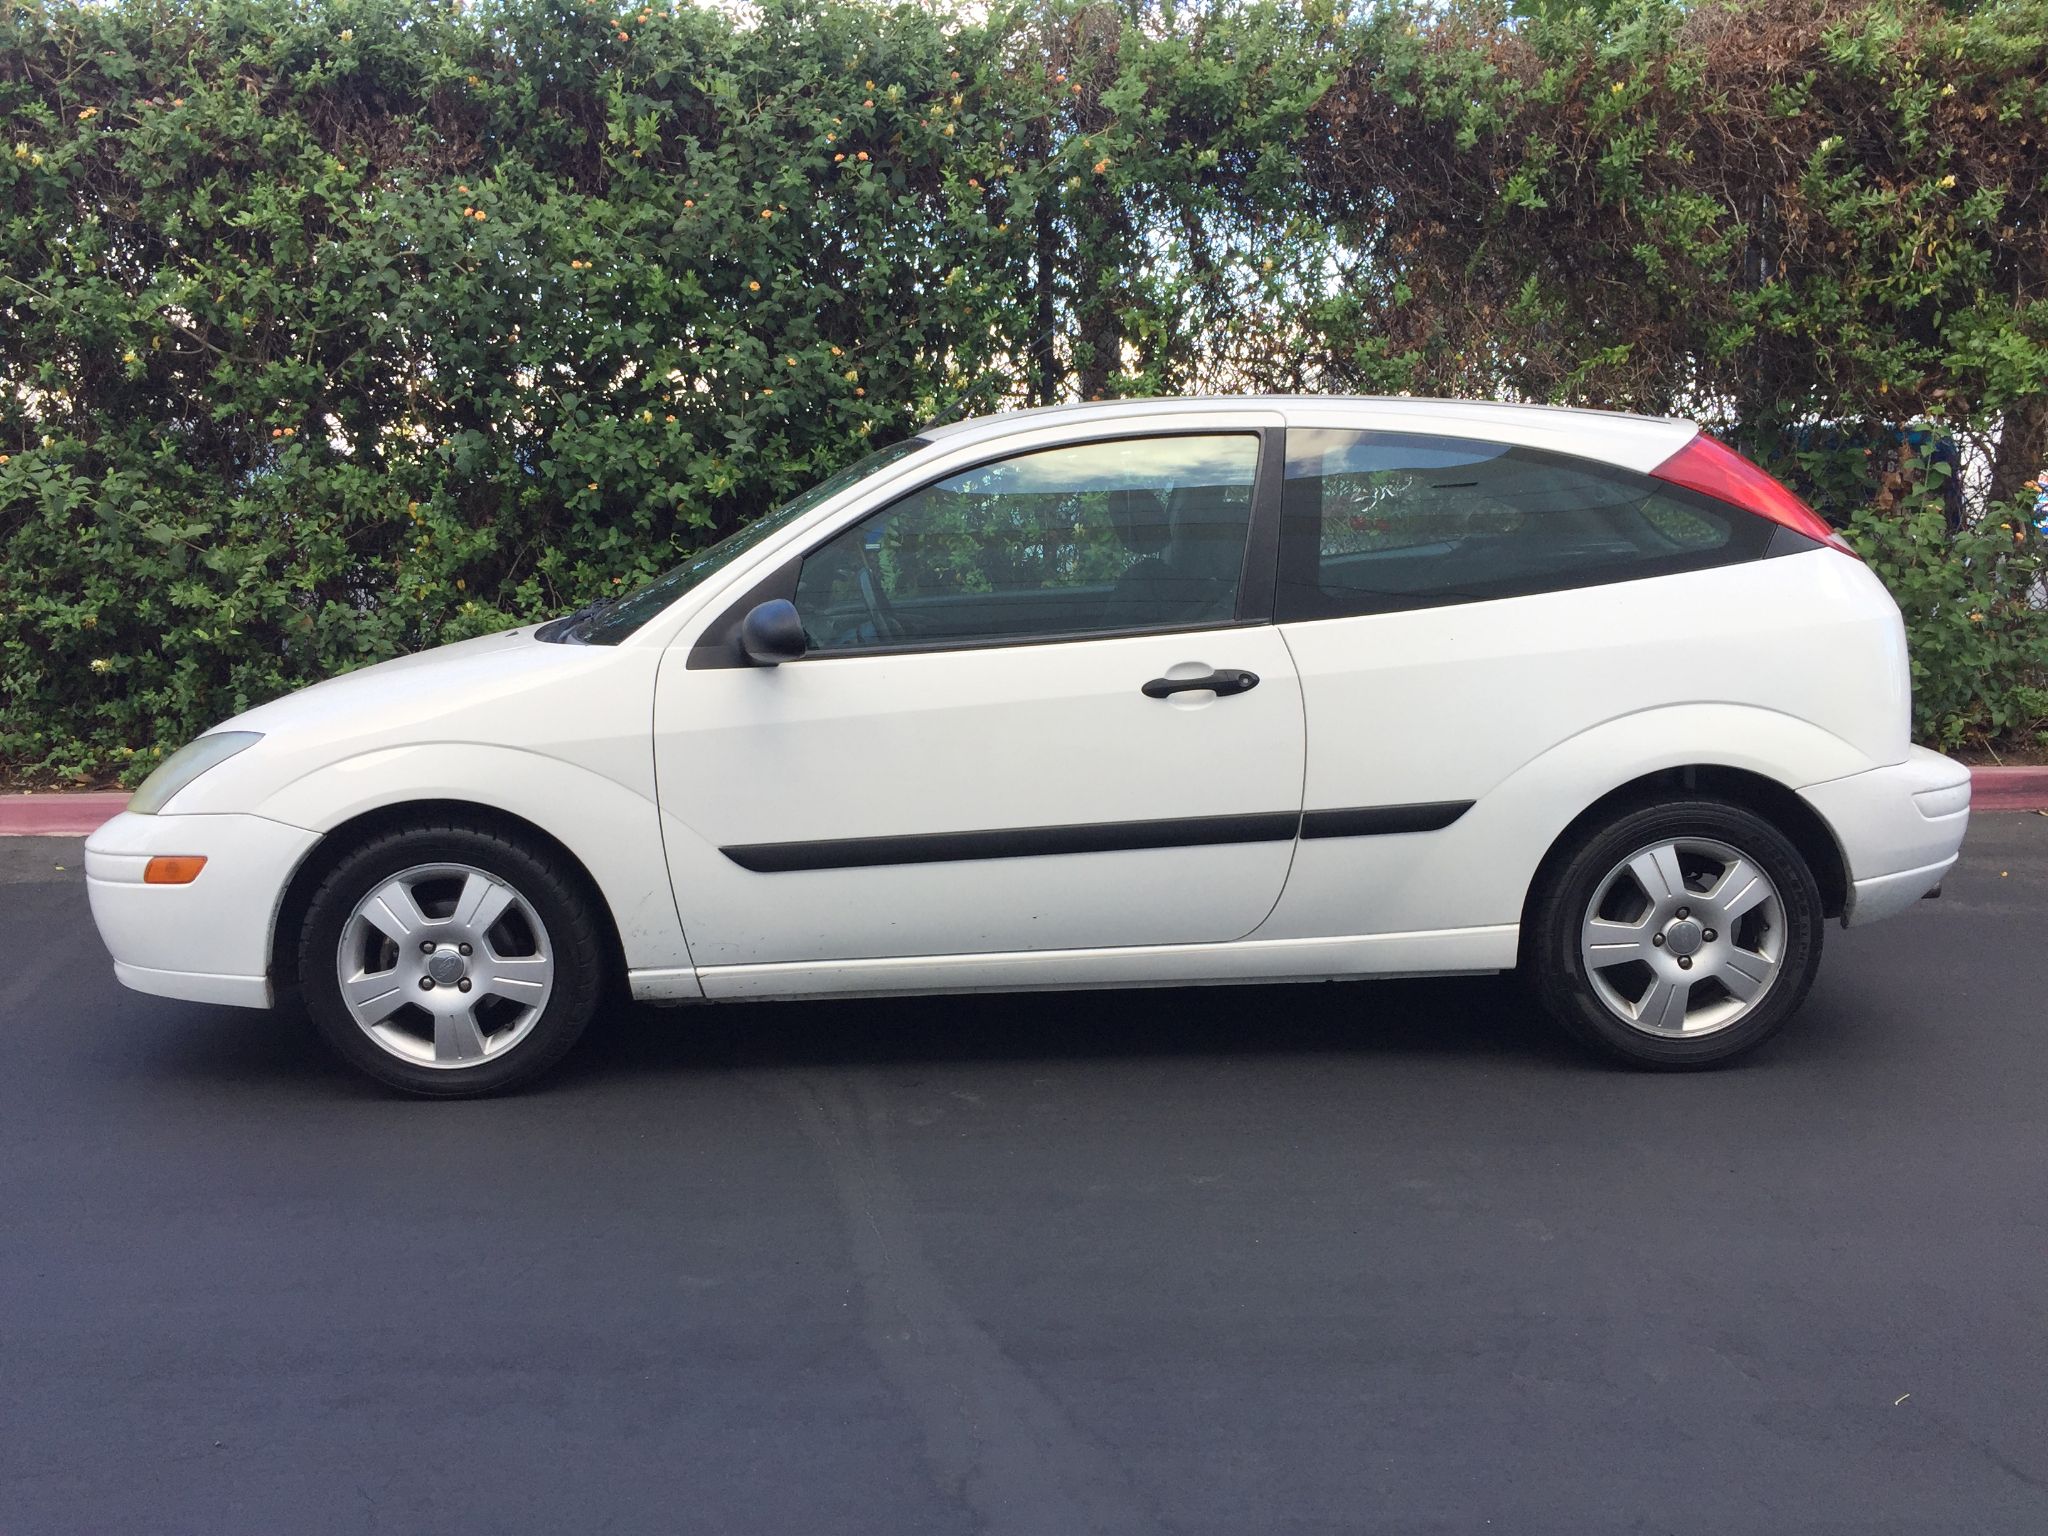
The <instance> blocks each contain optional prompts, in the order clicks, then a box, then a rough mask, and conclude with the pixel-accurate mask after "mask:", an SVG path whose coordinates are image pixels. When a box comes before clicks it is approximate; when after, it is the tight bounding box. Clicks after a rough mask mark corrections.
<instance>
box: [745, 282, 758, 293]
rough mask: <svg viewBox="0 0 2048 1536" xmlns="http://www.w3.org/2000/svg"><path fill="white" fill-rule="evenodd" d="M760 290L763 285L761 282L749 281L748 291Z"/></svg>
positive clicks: (756, 291)
mask: <svg viewBox="0 0 2048 1536" xmlns="http://www.w3.org/2000/svg"><path fill="white" fill-rule="evenodd" d="M760 291H761V285H760V284H759V283H755V282H749V283H748V284H747V292H749V293H759V292H760Z"/></svg>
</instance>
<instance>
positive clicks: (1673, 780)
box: [1522, 763, 1849, 934]
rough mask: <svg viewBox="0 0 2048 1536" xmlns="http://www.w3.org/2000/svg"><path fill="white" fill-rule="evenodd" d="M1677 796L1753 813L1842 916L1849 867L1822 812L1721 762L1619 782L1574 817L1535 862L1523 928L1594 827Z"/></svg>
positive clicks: (1829, 909)
mask: <svg viewBox="0 0 2048 1536" xmlns="http://www.w3.org/2000/svg"><path fill="white" fill-rule="evenodd" d="M1678 795H1705V796H1710V797H1712V798H1714V799H1717V800H1726V801H1729V802H1731V803H1732V804H1735V805H1739V806H1742V807H1743V808H1744V809H1745V810H1749V811H1753V812H1754V813H1755V814H1757V815H1758V816H1761V817H1762V818H1763V819H1764V820H1766V821H1768V822H1769V823H1770V824H1771V825H1772V826H1774V827H1776V828H1777V829H1778V830H1779V831H1780V832H1782V833H1783V834H1784V835H1785V837H1786V838H1787V839H1788V840H1789V841H1790V842H1791V844H1792V846H1793V847H1794V848H1796V849H1798V850H1799V856H1800V858H1802V859H1803V860H1805V862H1806V867H1807V869H1808V870H1810V871H1811V872H1812V874H1813V879H1814V883H1815V884H1816V885H1817V886H1818V887H1819V888H1820V898H1821V910H1822V912H1823V913H1824V914H1825V915H1826V916H1828V917H1840V916H1841V915H1842V912H1843V910H1844V909H1845V908H1846V906H1847V904H1848V896H1849V866H1848V859H1847V858H1846V856H1845V855H1844V854H1843V852H1842V846H1841V844H1840V843H1839V842H1838V841H1837V840H1836V837H1835V834H1834V832H1833V830H1832V829H1831V828H1830V827H1829V826H1828V824H1827V822H1826V821H1825V820H1823V819H1822V817H1821V815H1820V813H1819V812H1818V811H1816V810H1815V809H1814V808H1813V807H1812V806H1810V805H1808V804H1807V803H1806V801H1804V800H1802V799H1801V798H1800V797H1799V795H1798V793H1797V792H1796V791H1794V790H1793V789H1791V788H1790V787H1789V786H1787V785H1785V784H1783V783H1781V782H1779V781H1778V780H1776V779H1773V778H1771V777H1769V776H1768V775H1766V774H1762V773H1757V772H1754V771H1753V770H1750V769H1747V768H1731V767H1729V766H1727V765H1726V764H1721V763H1688V764H1684V765H1681V766H1677V767H1671V768H1660V769H1657V770H1656V771H1654V772H1651V773H1645V774H1641V775H1638V776H1637V777H1636V778H1633V779H1630V780H1628V781H1627V782H1626V783H1624V784H1618V785H1616V786H1615V787H1614V788H1613V789H1611V790H1609V791H1608V792H1607V793H1606V794H1604V795H1602V796H1600V798H1599V799H1597V800H1595V801H1594V802H1593V803H1592V804H1591V805H1589V806H1587V807H1586V808H1585V809H1584V810H1583V811H1581V812H1579V814H1578V815H1577V816H1575V817H1573V818H1572V820H1571V821H1570V822H1569V823H1567V824H1566V825H1565V827H1564V829H1563V830H1562V831H1560V832H1559V833H1558V834H1557V836H1556V837H1555V838H1553V839H1552V840H1551V843H1550V847H1549V848H1548V849H1547V850H1546V851H1545V852H1544V855H1543V858H1542V859H1541V861H1540V862H1539V863H1538V864H1537V866H1536V872H1535V875H1534V876H1533V877H1532V878H1531V879H1530V881H1529V889H1528V891H1527V893H1526V894H1525V895H1524V897H1523V901H1522V931H1523V933H1524V934H1527V933H1528V932H1529V930H1530V926H1531V925H1530V921H1529V917H1530V913H1531V911H1532V910H1533V909H1534V907H1535V905H1536V904H1537V903H1538V902H1539V901H1541V900H1543V899H1544V897H1545V894H1546V892H1547V891H1548V889H1549V886H1550V884H1551V882H1552V880H1553V878H1554V876H1555V875H1556V872H1557V870H1558V868H1559V867H1560V866H1561V865H1562V864H1563V863H1564V861H1565V860H1566V859H1567V858H1568V857H1569V856H1570V854H1571V850H1572V849H1573V848H1574V847H1576V846H1577V845H1578V843H1579V841H1580V840H1581V839H1582V838H1584V837H1585V836H1586V835H1587V833H1588V832H1589V831H1591V829H1593V828H1594V827H1597V826H1600V825H1602V824H1604V823H1606V822H1609V821H1612V820H1614V819H1615V818H1616V817H1617V816H1619V815H1620V814H1622V813H1623V812H1624V811H1626V810H1629V809H1632V808H1634V807H1636V806H1639V805H1655V804H1657V803H1658V802H1659V801H1664V800H1670V799H1672V798H1673V797H1674V796H1678Z"/></svg>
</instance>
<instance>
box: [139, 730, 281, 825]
mask: <svg viewBox="0 0 2048 1536" xmlns="http://www.w3.org/2000/svg"><path fill="white" fill-rule="evenodd" d="M262 739H263V733H262V732H261V731H215V732H213V733H212V734H211V735H209V736H201V737H200V738H199V739H198V740H197V741H189V742H187V743H186V744H185V745H184V746H182V747H180V748H178V750H177V751H175V752H173V753H172V754H171V755H170V756H169V757H167V758H165V759H164V760H163V761H162V762H160V763H158V764H157V765H156V772H154V773H152V774H151V775H150V776H149V777H148V778H146V779H144V780H143V781H142V783H141V785H140V787H138V788H137V789H136V791H135V793H134V795H133V796H132V797H131V798H130V799H129V801H128V809H129V810H131V811H136V812H138V813H140V814H141V815H144V816H154V815H155V814H156V813H157V812H158V811H160V810H162V809H163V808H164V806H165V805H166V804H167V803H168V802H169V800H170V798H171V796H173V795H175V794H176V793H177V792H178V791H179V790H181V789H183V788H184V787H185V786H186V785H187V784H190V783H191V782H192V781H193V780H194V779H196V778H198V777H199V775H201V774H202V773H204V772H206V770H207V769H209V768H218V767H219V766H220V765H221V764H222V763H224V762H226V761H227V760H228V759H229V758H231V757H233V756H234V755H235V754H236V753H237V752H241V751H245V750H247V749H248V748H250V747H253V746H255V745H256V743H257V742H259V741H261V740H262Z"/></svg>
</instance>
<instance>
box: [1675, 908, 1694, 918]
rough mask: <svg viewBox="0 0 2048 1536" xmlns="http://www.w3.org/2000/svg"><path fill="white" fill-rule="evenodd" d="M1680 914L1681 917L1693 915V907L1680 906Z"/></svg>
mask: <svg viewBox="0 0 2048 1536" xmlns="http://www.w3.org/2000/svg"><path fill="white" fill-rule="evenodd" d="M1678 915H1679V916H1680V917H1691V916H1692V908H1691V907H1680V908H1679V909H1678Z"/></svg>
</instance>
